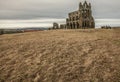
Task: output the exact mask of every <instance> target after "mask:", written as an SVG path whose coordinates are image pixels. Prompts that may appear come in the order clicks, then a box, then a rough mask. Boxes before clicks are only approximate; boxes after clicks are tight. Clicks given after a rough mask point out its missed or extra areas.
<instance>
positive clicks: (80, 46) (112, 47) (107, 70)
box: [0, 29, 120, 82]
mask: <svg viewBox="0 0 120 82" xmlns="http://www.w3.org/2000/svg"><path fill="white" fill-rule="evenodd" d="M0 82H120V29H110V30H100V29H99V30H54V31H42V32H30V33H20V34H10V35H9V34H5V35H0Z"/></svg>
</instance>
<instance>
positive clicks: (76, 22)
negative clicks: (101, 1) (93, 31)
mask: <svg viewBox="0 0 120 82" xmlns="http://www.w3.org/2000/svg"><path fill="white" fill-rule="evenodd" d="M60 26H61V27H60V28H64V27H65V28H66V29H87V28H95V21H94V18H93V16H92V10H91V3H87V2H86V1H85V2H84V3H83V4H82V3H81V2H80V4H79V10H77V11H74V12H71V13H69V14H68V18H67V19H66V25H60Z"/></svg>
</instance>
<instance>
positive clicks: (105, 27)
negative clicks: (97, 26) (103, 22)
mask: <svg viewBox="0 0 120 82" xmlns="http://www.w3.org/2000/svg"><path fill="white" fill-rule="evenodd" d="M101 28H102V29H112V27H110V26H102V27H101Z"/></svg>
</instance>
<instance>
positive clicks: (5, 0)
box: [0, 0, 120, 19]
mask: <svg viewBox="0 0 120 82" xmlns="http://www.w3.org/2000/svg"><path fill="white" fill-rule="evenodd" d="M80 1H81V0H0V19H32V18H65V17H67V14H68V13H69V12H71V11H74V10H77V9H78V5H79V2H80ZM82 2H83V0H82ZM88 2H91V3H92V10H93V15H94V17H95V18H120V11H119V9H120V6H119V5H120V0H111V1H110V0H88Z"/></svg>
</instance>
